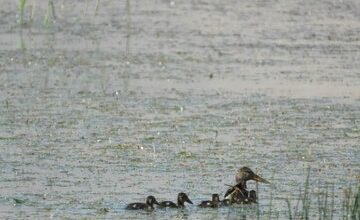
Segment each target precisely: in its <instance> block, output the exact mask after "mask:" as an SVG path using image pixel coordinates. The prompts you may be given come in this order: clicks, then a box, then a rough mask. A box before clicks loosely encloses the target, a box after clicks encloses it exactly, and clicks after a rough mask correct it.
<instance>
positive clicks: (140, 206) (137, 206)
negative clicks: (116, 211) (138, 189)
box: [125, 196, 159, 211]
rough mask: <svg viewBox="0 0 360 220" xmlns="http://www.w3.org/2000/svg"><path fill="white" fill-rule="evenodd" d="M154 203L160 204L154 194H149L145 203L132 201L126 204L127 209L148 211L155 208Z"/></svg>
mask: <svg viewBox="0 0 360 220" xmlns="http://www.w3.org/2000/svg"><path fill="white" fill-rule="evenodd" d="M154 204H156V205H159V203H158V201H156V199H155V197H154V196H148V197H147V198H146V202H145V203H141V202H135V203H130V204H128V205H127V206H126V208H125V209H126V210H139V209H142V210H147V211H151V210H153V209H154Z"/></svg>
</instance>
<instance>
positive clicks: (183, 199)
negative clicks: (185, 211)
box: [178, 192, 193, 205]
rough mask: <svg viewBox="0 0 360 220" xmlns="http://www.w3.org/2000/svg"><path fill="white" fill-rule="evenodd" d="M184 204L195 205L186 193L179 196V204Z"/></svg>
mask: <svg viewBox="0 0 360 220" xmlns="http://www.w3.org/2000/svg"><path fill="white" fill-rule="evenodd" d="M184 202H187V203H190V204H193V203H192V201H191V200H190V199H189V197H188V196H187V195H186V193H183V192H181V193H179V194H178V204H179V205H183V204H184Z"/></svg>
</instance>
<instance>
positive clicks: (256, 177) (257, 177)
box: [253, 174, 270, 183]
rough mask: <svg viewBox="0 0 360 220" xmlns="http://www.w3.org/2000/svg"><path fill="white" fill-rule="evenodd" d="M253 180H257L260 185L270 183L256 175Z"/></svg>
mask: <svg viewBox="0 0 360 220" xmlns="http://www.w3.org/2000/svg"><path fill="white" fill-rule="evenodd" d="M253 180H255V181H256V182H259V183H270V182H269V181H267V180H266V179H264V178H262V177H260V176H258V175H256V174H254V177H253Z"/></svg>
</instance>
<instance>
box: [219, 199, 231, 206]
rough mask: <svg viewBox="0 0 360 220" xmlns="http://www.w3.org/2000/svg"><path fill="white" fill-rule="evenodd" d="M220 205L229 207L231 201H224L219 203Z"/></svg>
mask: <svg viewBox="0 0 360 220" xmlns="http://www.w3.org/2000/svg"><path fill="white" fill-rule="evenodd" d="M221 205H222V206H229V205H231V200H230V199H224V200H223V201H221Z"/></svg>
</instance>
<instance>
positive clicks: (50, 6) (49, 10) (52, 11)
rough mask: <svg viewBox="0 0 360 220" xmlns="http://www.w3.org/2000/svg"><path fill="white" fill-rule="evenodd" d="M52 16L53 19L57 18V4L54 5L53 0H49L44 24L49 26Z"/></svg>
mask: <svg viewBox="0 0 360 220" xmlns="http://www.w3.org/2000/svg"><path fill="white" fill-rule="evenodd" d="M50 18H52V19H54V20H55V19H56V15H55V6H54V2H53V1H52V0H49V1H48V8H47V11H46V14H45V17H44V25H45V26H48V25H49V22H50Z"/></svg>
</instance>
